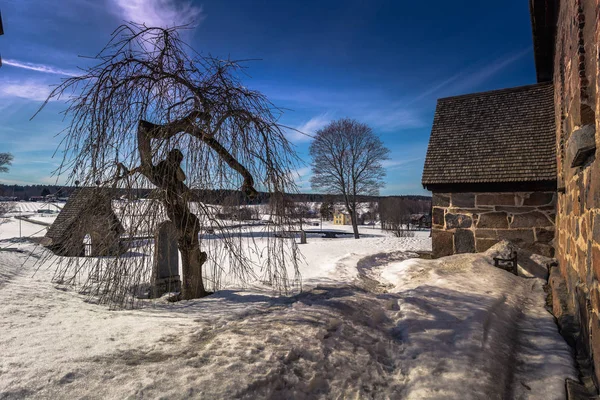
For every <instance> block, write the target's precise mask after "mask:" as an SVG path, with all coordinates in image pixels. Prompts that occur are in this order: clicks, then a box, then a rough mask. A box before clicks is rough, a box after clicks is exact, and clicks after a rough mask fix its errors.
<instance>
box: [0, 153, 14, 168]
mask: <svg viewBox="0 0 600 400" xmlns="http://www.w3.org/2000/svg"><path fill="white" fill-rule="evenodd" d="M12 160H13V155H12V154H10V153H0V172H8V166H9V165H10V164H11V163H12Z"/></svg>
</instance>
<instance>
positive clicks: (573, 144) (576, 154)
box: [566, 125, 596, 168]
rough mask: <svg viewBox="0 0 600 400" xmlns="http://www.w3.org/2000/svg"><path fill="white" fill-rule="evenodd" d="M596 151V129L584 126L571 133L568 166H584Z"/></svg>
mask: <svg viewBox="0 0 600 400" xmlns="http://www.w3.org/2000/svg"><path fill="white" fill-rule="evenodd" d="M595 151H596V129H595V127H594V125H584V126H582V127H581V128H580V129H577V130H575V131H573V132H572V133H571V136H570V137H569V140H568V142H567V155H566V157H567V166H569V167H571V168H573V167H578V166H580V165H583V164H584V162H585V161H586V160H587V158H588V157H589V156H591V155H592V154H594V152H595Z"/></svg>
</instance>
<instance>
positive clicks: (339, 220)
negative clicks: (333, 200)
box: [333, 211, 352, 225]
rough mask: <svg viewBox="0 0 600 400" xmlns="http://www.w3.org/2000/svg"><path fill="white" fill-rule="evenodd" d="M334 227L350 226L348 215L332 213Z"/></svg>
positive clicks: (339, 212)
mask: <svg viewBox="0 0 600 400" xmlns="http://www.w3.org/2000/svg"><path fill="white" fill-rule="evenodd" d="M333 224H334V225H352V219H351V218H350V214H348V213H347V212H345V211H336V212H334V213H333Z"/></svg>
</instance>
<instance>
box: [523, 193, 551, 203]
mask: <svg viewBox="0 0 600 400" xmlns="http://www.w3.org/2000/svg"><path fill="white" fill-rule="evenodd" d="M553 202H554V193H553V192H533V193H531V194H530V195H529V197H527V198H526V199H525V201H524V202H523V205H524V206H545V205H548V204H552V203H553Z"/></svg>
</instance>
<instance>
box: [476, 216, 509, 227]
mask: <svg viewBox="0 0 600 400" xmlns="http://www.w3.org/2000/svg"><path fill="white" fill-rule="evenodd" d="M477 227H478V228H500V229H503V228H508V218H507V215H506V213H505V212H489V213H484V214H481V215H480V216H479V221H478V222H477Z"/></svg>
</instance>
